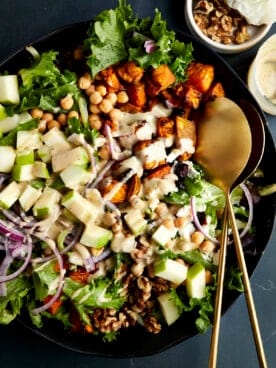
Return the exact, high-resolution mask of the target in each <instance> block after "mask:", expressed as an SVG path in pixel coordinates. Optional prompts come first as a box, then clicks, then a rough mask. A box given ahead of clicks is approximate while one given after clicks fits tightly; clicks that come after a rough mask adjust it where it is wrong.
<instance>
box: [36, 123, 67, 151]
mask: <svg viewBox="0 0 276 368" xmlns="http://www.w3.org/2000/svg"><path fill="white" fill-rule="evenodd" d="M42 141H43V142H44V143H45V144H46V145H47V146H48V147H49V148H50V149H51V152H52V155H56V154H57V153H59V152H64V151H69V150H70V149H71V148H72V145H71V143H70V142H68V140H67V138H66V136H65V134H64V133H63V132H62V131H61V130H60V129H58V128H53V129H50V130H49V131H48V132H47V133H46V134H43V136H42Z"/></svg>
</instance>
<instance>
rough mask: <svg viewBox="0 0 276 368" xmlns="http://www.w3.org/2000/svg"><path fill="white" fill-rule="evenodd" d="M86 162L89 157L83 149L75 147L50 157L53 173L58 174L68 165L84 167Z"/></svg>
mask: <svg viewBox="0 0 276 368" xmlns="http://www.w3.org/2000/svg"><path fill="white" fill-rule="evenodd" d="M88 162H89V157H88V154H87V152H86V150H85V149H84V148H83V147H76V148H73V149H72V150H70V151H66V152H60V153H57V154H56V155H53V156H52V168H53V172H60V171H62V170H64V169H66V167H68V166H70V165H78V166H85V165H86V164H88Z"/></svg>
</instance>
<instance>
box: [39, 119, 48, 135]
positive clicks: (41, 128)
mask: <svg viewBox="0 0 276 368" xmlns="http://www.w3.org/2000/svg"><path fill="white" fill-rule="evenodd" d="M46 128H47V123H46V121H45V120H40V121H39V123H38V131H39V132H40V133H44V132H45V131H46Z"/></svg>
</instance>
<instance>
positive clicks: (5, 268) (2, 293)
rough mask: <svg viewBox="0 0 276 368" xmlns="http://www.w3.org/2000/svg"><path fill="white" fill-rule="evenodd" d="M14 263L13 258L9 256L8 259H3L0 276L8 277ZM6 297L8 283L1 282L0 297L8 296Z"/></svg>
mask: <svg viewBox="0 0 276 368" xmlns="http://www.w3.org/2000/svg"><path fill="white" fill-rule="evenodd" d="M12 262H13V258H12V257H11V256H10V255H8V254H7V255H6V257H5V258H4V259H3V262H2V264H1V266H0V276H6V275H7V273H8V270H9V268H10V265H11V264H12ZM6 295H7V287H6V282H0V296H6Z"/></svg>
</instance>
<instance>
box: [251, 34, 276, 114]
mask: <svg viewBox="0 0 276 368" xmlns="http://www.w3.org/2000/svg"><path fill="white" fill-rule="evenodd" d="M247 84H248V88H249V89H250V91H251V93H252V94H253V96H254V97H255V98H256V100H257V101H258V103H259V105H260V106H261V108H262V109H263V110H264V111H265V112H267V113H268V114H271V115H276V34H274V35H272V36H270V37H269V38H268V39H267V40H266V41H265V42H264V43H263V44H262V46H261V47H260V48H259V50H258V52H257V55H256V57H255V58H254V60H253V62H252V63H251V65H250V68H249V71H248V75H247Z"/></svg>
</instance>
